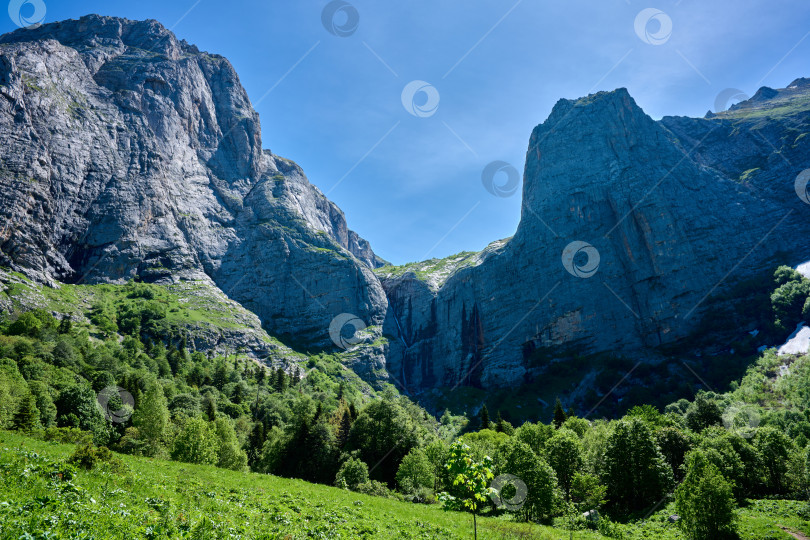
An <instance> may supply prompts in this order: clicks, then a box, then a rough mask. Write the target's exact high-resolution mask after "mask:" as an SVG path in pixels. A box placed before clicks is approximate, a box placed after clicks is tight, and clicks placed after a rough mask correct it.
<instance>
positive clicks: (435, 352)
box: [378, 88, 810, 389]
mask: <svg viewBox="0 0 810 540" xmlns="http://www.w3.org/2000/svg"><path fill="white" fill-rule="evenodd" d="M774 92H775V93H771V92H768V93H767V94H768V95H769V96H770V98H763V97H762V95H764V93H761V94H762V95H760V97H759V98H757V100H752V101H753V102H755V104H752V105H750V107H753V108H754V109H755V110H756V111H755V112H754V113H751V112H749V113H745V114H743V113H740V112H739V110H737V111H731V112H729V113H724V114H721V115H717V116H715V117H713V118H712V119H687V118H679V119H675V118H666V119H664V120H663V121H661V122H655V121H653V120H652V119H651V118H649V117H648V116H647V115H646V114H644V113H643V111H641V109H639V108H638V106H637V105H636V104H635V102H634V101H633V99H632V98H631V97H630V96H629V95H628V93H627V92H626V91H625V90H623V89H621V90H617V91H615V92H610V93H599V94H595V95H591V96H588V97H586V98H582V99H580V100H576V101H568V100H561V101H560V102H559V103H557V105H556V106H555V107H554V110H553V111H552V113H551V115H550V116H549V118H548V119H547V120H546V121H545V122H544V123H543V124H541V125H540V126H538V127H537V128H535V130H534V132H533V133H532V136H531V140H530V143H529V150H528V153H527V159H526V169H525V175H524V186H523V206H522V215H521V222H520V225H519V227H518V230H517V232H516V234H515V236H514V237H513V238H511V239H510V240H509V241H508V242H506V243H505V244H503V245H500V246H499V247H497V248H495V249H492V250H491V251H490V252H489V253H487V254H486V256H484V257H481V258H480V259H481V260H479V261H477V262H476V264H475V265H473V266H470V267H466V268H462V269H460V270H457V271H456V272H455V273H454V274H453V275H451V276H450V277H449V278H448V279H447V280H446V281H445V282H444V283H443V285H441V287H440V288H438V289H437V290H435V289H432V288H431V287H430V286H429V283H428V282H429V281H430V280H429V279H426V278H425V276H417V274H416V273H414V272H411V273H405V274H404V275H396V276H394V275H391V274H390V273H389V275H387V276H386V274H385V273H383V272H378V274H379V275H380V276H381V277H382V282H383V286H384V288H385V290H386V293H387V295H388V298H389V316H388V318H387V320H386V324H385V333H386V335H387V336H389V342H390V352H389V357H388V369H389V371H390V372H391V373H392V374H393V375H395V376H396V377H398V378H399V379H400V380H401V381H403V384H404V385H406V386H408V387H410V388H412V389H418V388H424V387H431V386H450V387H453V386H455V385H472V386H481V387H488V386H509V385H515V384H519V383H521V382H523V381H526V380H530V379H531V378H533V377H535V376H537V375H538V374H539V373H540V372H541V370H542V368H543V367H544V366H545V365H546V364H547V362H548V360H549V359H551V358H555V357H557V358H564V357H565V356H567V355H571V354H579V355H582V354H589V353H598V352H610V353H615V354H621V355H626V356H630V357H635V358H639V359H644V358H651V357H653V356H654V355H655V352H654V351H655V347H657V346H659V345H663V344H668V343H672V342H673V341H676V340H678V339H679V338H682V337H684V336H686V335H687V334H688V333H689V332H690V331H691V330H692V329H693V328H694V327H695V325H696V323H697V322H698V321H699V319H700V314H701V305H702V304H703V301H704V300H705V298H706V297H707V296H708V295H710V294H713V293H716V292H719V291H723V290H725V287H726V286H727V285H729V284H731V283H734V282H735V281H737V280H739V279H741V278H744V277H747V276H750V275H752V274H753V273H755V272H761V271H763V270H767V269H768V268H770V267H771V265H774V264H776V263H777V262H787V263H796V262H799V261H801V260H806V259H807V258H808V257H807V255H810V220H808V219H807V218H808V216H810V206H808V205H806V204H804V203H803V202H801V200H799V198H798V197H796V194H795V192H794V180H795V178H796V175H797V174H798V173H799V172H800V171H801V170H803V169H805V168H807V167H809V166H810V152H808V147H807V144H808V143H807V142H806V138H804V137H801V138H799V139H798V140H795V141H794V139H797V136H799V135H800V134H801V133H806V132H807V127H808V121H807V118H808V116H807V111H806V110H805V109H806V108H807V107H806V102H807V96H806V94H804V97H801V96H799V94H801V93H802V92H801V89H799V88H796V89H793V90H790V91H789V92H786V91H781V92H777V91H774ZM805 92H806V90H805ZM787 94H790V96H788V95H787ZM779 96H782V98H784V99H788V97H790V99H795V100H799V101H801V100H803V103H805V105H804V106H796V107H798V110H789V111H788V112H785V110H784V107H785V104H784V103H775V102H774V101H773V100H775V99H780V98H779ZM791 103H794V105H795V102H794V101H791ZM776 107H782V109H779V111H777V110H776V109H775V108H776ZM802 107H804V108H802ZM743 109H744V107H743ZM743 109H740V110H743ZM771 109H773V110H774V112H773V113H771V112H769V111H771ZM788 109H790V107H788ZM777 112H779V113H780V114H783V115H784V116H783V117H782V118H781V119H780V120H777V121H772V120H773V119H772V118H770V116H769V115H775V114H777ZM766 118H768V119H766ZM755 167H757V168H756V170H754V172H751V171H750V169H754V168H755ZM744 171H748V172H747V173H746V174H744ZM777 225H778V227H776V226H777ZM775 227H776V228H775ZM575 241H581V242H586V243H588V244H590V245H591V246H593V248H595V250H590V258H588V251H589V249H588V248H586V249H585V250H584V251H583V250H580V253H579V254H578V255H577V257H575V258H574V259H573V261H570V262H569V267H571V268H572V270H574V272H573V273H571V272H569V271H567V270H566V268H565V266H564V264H563V252H564V250H565V249H566V247H567V246H569V244H571V243H572V242H575ZM777 255H778V256H777ZM597 260H598V270H596V272H595V273H593V275H591V276H590V277H587V276H588V274H589V272H590V271H591V270H592V268H591V266H592V265H595V263H596V262H597ZM577 268H579V272H578V273H579V275H580V276H582V275H585V276H586V277H577V276H576V275H574V274H576V273H577ZM382 270H385V269H382Z"/></svg>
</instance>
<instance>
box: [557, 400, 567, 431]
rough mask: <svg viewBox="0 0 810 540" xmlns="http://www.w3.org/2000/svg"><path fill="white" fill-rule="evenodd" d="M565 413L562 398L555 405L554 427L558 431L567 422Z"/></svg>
mask: <svg viewBox="0 0 810 540" xmlns="http://www.w3.org/2000/svg"><path fill="white" fill-rule="evenodd" d="M565 418H566V416H565V411H563V407H562V402H561V401H560V398H557V402H556V403H555V404H554V427H555V428H556V429H560V426H561V425H563V422H565Z"/></svg>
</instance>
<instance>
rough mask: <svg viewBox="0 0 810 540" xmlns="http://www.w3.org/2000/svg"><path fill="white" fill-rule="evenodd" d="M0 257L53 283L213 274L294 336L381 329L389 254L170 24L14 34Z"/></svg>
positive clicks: (225, 66) (218, 64) (2, 71)
mask: <svg viewBox="0 0 810 540" xmlns="http://www.w3.org/2000/svg"><path fill="white" fill-rule="evenodd" d="M0 141H2V148H1V149H0V199H2V200H1V201H0V217H1V218H2V222H3V223H4V224H7V225H6V226H5V228H4V229H2V231H0V248H1V249H0V264H2V265H4V266H8V267H11V268H13V269H15V270H20V271H23V272H25V273H26V274H28V275H31V276H33V277H36V278H37V279H39V280H41V281H46V282H47V281H53V280H61V281H72V282H78V281H81V282H85V283H93V282H103V281H117V282H120V281H123V280H127V279H130V278H132V277H134V276H136V275H137V276H140V277H141V278H142V279H145V280H153V281H177V280H182V279H196V280H200V279H202V280H209V281H210V282H211V283H213V284H215V285H216V286H218V287H219V288H220V289H222V290H223V291H224V292H225V293H226V294H227V295H228V296H229V297H230V298H232V299H234V300H237V301H238V302H240V303H242V304H243V305H244V306H246V307H248V308H249V309H251V310H252V311H254V312H255V313H256V314H257V315H259V317H260V318H261V320H262V323H263V324H264V326H265V327H266V328H267V329H268V330H269V331H270V332H272V333H274V334H276V335H279V336H285V335H289V336H293V335H294V336H295V338H296V339H297V340H299V341H304V342H307V343H312V344H319V345H326V344H328V343H329V336H328V327H329V322H330V320H331V319H332V317H334V316H335V315H337V314H339V313H341V312H351V313H355V314H357V315H358V316H360V317H361V318H363V319H364V321H365V322H366V324H369V325H372V324H380V323H381V322H382V320H383V316H384V313H385V309H386V304H387V302H386V299H385V295H384V292H383V290H382V288H381V287H380V284H379V282H378V280H377V279H376V278H375V277H374V275H373V274H372V272H371V269H370V267H374V266H377V265H379V264H380V261H379V259H378V258H377V257H376V256H375V255H374V253H373V252H372V251H371V249H370V247H369V246H368V243H367V242H365V241H364V240H363V239H361V238H359V237H358V236H357V235H356V234H355V233H354V232H353V231H350V230H349V229H348V228H347V226H346V220H345V218H344V216H343V213H342V212H341V211H340V209H338V208H337V207H336V206H335V205H334V204H333V203H331V202H330V201H329V200H328V199H326V197H325V196H324V195H323V194H322V193H321V192H320V191H319V190H318V189H317V188H315V187H314V186H312V185H311V184H310V183H309V182H308V181H307V179H306V177H305V176H304V174H303V172H302V171H301V169H300V168H299V167H298V166H297V165H295V164H294V163H293V162H291V161H288V160H286V159H283V158H281V157H279V156H275V155H273V154H272V153H271V152H270V151H269V150H263V149H262V141H261V134H260V124H259V118H258V115H257V114H256V112H255V111H254V110H253V108H252V106H251V104H250V101H249V99H248V96H247V94H246V92H245V90H244V89H243V88H242V86H241V84H240V82H239V78H238V77H237V75H236V72H235V71H234V69H233V67H232V66H231V64H230V63H229V62H228V61H227V60H225V59H224V58H222V57H221V56H217V55H211V54H208V53H204V52H200V51H199V50H198V49H197V48H196V47H194V46H192V45H189V44H187V43H185V42H183V41H178V40H177V39H176V38H175V36H174V35H173V34H172V33H171V32H169V31H168V30H166V29H165V28H164V27H163V26H161V25H160V24H159V23H157V22H155V21H144V22H134V21H128V20H125V19H117V18H111V17H99V16H87V17H83V18H82V19H80V20H70V21H64V22H60V23H53V24H48V25H44V26H41V27H39V28H36V29H32V30H27V29H22V30H18V31H16V32H13V33H10V34H6V35H4V36H2V37H0Z"/></svg>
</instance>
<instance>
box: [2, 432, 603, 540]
mask: <svg viewBox="0 0 810 540" xmlns="http://www.w3.org/2000/svg"><path fill="white" fill-rule="evenodd" d="M72 451H73V446H72V445H64V444H56V443H51V442H43V441H39V440H36V439H32V438H27V437H23V436H21V435H19V434H17V433H12V432H0V471H2V474H0V538H21V537H24V538H90V537H94V538H126V539H128V540H129V539H131V538H144V537H146V538H150V537H152V538H162V537H165V532H164V531H165V528H164V527H166V525H165V524H166V523H168V524H169V525H168V526H169V528H171V529H173V531H174V534H175V535H176V536H175V537H178V536H179V537H189V538H290V539H293V538H402V539H405V538H470V537H472V519H471V516H470V515H469V514H463V513H458V512H444V511H442V510H441V509H440V508H439V507H438V506H427V505H416V504H412V503H405V502H399V501H395V500H389V499H382V498H377V497H370V496H366V495H360V494H357V493H352V492H349V491H344V490H340V489H337V488H331V487H327V486H321V485H317V484H309V483H307V482H303V481H300V480H290V479H285V478H278V477H274V476H268V475H260V474H253V473H250V474H243V473H237V472H233V471H227V470H224V469H217V468H215V467H208V466H201V465H188V464H184V463H175V462H169V461H158V460H150V459H147V458H138V457H132V456H125V455H122V456H121V458H122V459H123V461H124V462H125V463H126V464H127V465H128V467H129V469H130V472H128V473H126V474H123V475H120V474H113V473H110V472H108V471H105V470H104V469H103V468H102V469H98V470H96V469H94V470H93V471H91V472H79V473H78V474H77V475H76V477H75V478H74V479H73V481H72V484H73V485H75V489H74V488H72V487H71V486H70V484H66V483H65V482H63V481H58V480H50V479H49V475H48V474H47V472H48V471H49V470H51V469H52V465H53V463H54V462H55V461H58V460H61V459H64V458H65V457H67V456H68V455H70V453H71V452H72ZM33 453H35V454H36V455H37V456H38V457H34V454H33ZM46 460H47V461H46ZM40 469H41V471H42V472H39V470H40ZM204 518H205V519H208V520H210V521H209V522H208V523H207V524H206V523H203V520H204ZM478 525H479V538H482V539H489V538H515V537H518V538H519V537H524V538H537V539H548V540H552V539H555V540H556V539H557V538H560V537H561V536H562V535H563V534H564V533H563V531H560V530H555V529H552V528H549V527H542V526H539V525H529V524H521V523H513V522H509V521H505V520H501V519H493V518H480V519H479V521H478ZM206 528H210V529H212V530H213V533H211V534H208V535H206V534H203V532H204V530H205V529H206ZM36 531H39V534H35V532H36ZM24 532H29V533H30V534H31V535H32V536H30V537H26V536H24V535H23V533H24ZM78 532H85V533H88V534H87V535H81V536H80V535H77V534H76V533H78ZM46 533H48V534H51V536H48V535H47V534H46ZM574 538H578V539H586V538H602V537H601V536H600V535H599V534H597V533H592V532H578V533H576V534H575V535H574Z"/></svg>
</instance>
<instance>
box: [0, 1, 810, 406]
mask: <svg viewBox="0 0 810 540" xmlns="http://www.w3.org/2000/svg"><path fill="white" fill-rule="evenodd" d="M809 116H810V83H808V80H806V79H799V80H797V81H795V82H794V83H793V84H791V85H790V86H789V88H786V89H782V90H774V89H768V88H763V89H761V90H760V91H759V92H758V93H757V94H756V95H755V96H754V97H753V98H752V99H750V100H748V101H746V102H744V103H741V104H739V105H736V106H734V107H732V109H731V110H729V111H727V112H724V113H720V114H709V115H707V116H706V118H701V119H695V118H675V117H672V118H671V117H667V118H664V119H662V120H661V121H654V120H652V119H651V118H650V117H649V116H647V115H646V114H645V113H644V112H643V111H642V110H641V109H640V108H639V107H638V105H637V104H636V103H635V102H634V101H633V99H632V98H631V97H630V95H629V94H628V93H627V91H626V90H623V89H620V90H616V91H614V92H601V93H598V94H595V95H590V96H587V97H584V98H581V99H578V100H560V101H559V102H558V103H557V105H556V106H555V107H554V109H553V111H552V112H551V114H550V116H549V118H548V119H547V120H546V121H545V122H543V123H542V124H541V125H539V126H537V127H536V128H535V130H534V131H533V133H532V135H531V139H530V142H529V148H528V152H527V158H526V168H525V174H524V185H523V205H522V215H521V221H520V225H519V227H518V230H517V231H516V233H515V235H514V237H512V238H511V239H508V240H503V241H497V242H494V243H492V244H491V245H490V246H489V247H488V248H487V249H485V250H484V251H483V252H481V253H466V254H460V255H459V256H456V257H452V258H449V259H446V260H442V261H436V260H432V261H425V262H421V263H416V264H412V265H408V266H406V267H391V266H390V265H384V264H385V263H384V261H382V260H380V259H379V258H378V257H377V256H376V255H375V254H374V252H373V251H372V250H371V247H370V246H369V245H368V242H366V241H365V240H363V239H362V238H360V237H359V236H358V235H357V234H355V233H354V232H353V231H351V230H349V229H348V227H347V225H346V220H345V217H344V215H343V213H342V212H341V211H340V209H338V208H337V207H336V206H335V205H334V204H333V203H332V202H330V201H329V200H328V199H326V197H325V196H324V195H323V194H322V193H321V192H320V191H319V190H318V189H317V188H315V187H314V186H312V185H311V184H310V183H309V182H308V180H307V179H306V177H305V175H304V173H303V171H302V170H301V169H300V168H299V167H298V166H297V165H296V164H295V163H293V162H292V161H289V160H287V159H284V158H281V157H279V156H276V155H274V154H273V153H272V152H271V151H270V150H266V149H263V147H262V141H261V133H260V124H259V118H258V115H257V114H256V112H255V111H254V110H253V108H252V106H251V104H250V101H249V99H248V96H247V94H246V92H245V90H244V89H243V88H242V86H241V84H240V83H239V79H238V77H237V75H236V73H235V72H234V69H233V67H232V66H231V65H230V63H229V62H228V61H227V60H225V59H224V58H222V57H220V56H217V55H212V54H208V53H205V52H201V51H199V50H198V49H197V48H196V47H194V46H193V45H189V44H187V43H185V42H184V41H178V40H177V39H176V38H175V36H174V35H173V34H172V33H171V32H169V31H168V30H166V29H165V28H164V27H162V26H161V25H160V24H159V23H157V22H155V21H143V22H134V21H128V20H124V19H117V18H110V17H99V16H87V17H84V18H82V19H80V20H71V21H65V22H61V23H53V24H48V25H44V26H41V27H38V28H35V29H22V30H18V31H16V32H13V33H11V34H6V35H4V36H2V37H0V141H2V146H0V198H1V199H2V204H0V216H2V219H3V223H4V224H5V227H4V228H3V229H2V231H0V266H4V267H8V268H10V269H12V270H16V271H19V272H22V273H24V274H25V275H27V276H28V277H30V278H32V279H35V280H37V281H38V282H40V283H49V284H52V285H55V286H58V284H59V282H65V283H102V282H115V283H121V282H124V281H126V280H129V279H132V278H135V277H137V278H138V279H141V280H145V281H153V282H160V283H175V284H177V283H182V282H184V281H192V282H201V283H204V284H205V285H206V286H209V287H211V288H213V289H214V290H215V291H216V294H218V293H219V291H221V292H223V293H224V294H225V295H226V296H227V297H229V298H230V299H232V300H235V301H237V302H239V304H241V306H244V307H245V308H247V309H248V310H250V311H252V312H253V313H255V314H256V315H257V316H258V318H259V321H260V322H261V325H262V327H263V329H264V330H266V331H267V332H269V333H270V334H272V335H273V336H275V337H278V338H281V340H282V341H283V342H285V343H286V344H288V345H293V346H297V347H298V349H300V350H308V349H310V348H312V349H321V348H329V347H331V346H332V340H330V335H329V326H330V322H332V320H333V319H334V317H335V316H337V315H338V314H341V313H350V314H353V315H355V316H356V317H357V318H358V319H360V320H362V322H363V324H364V325H366V326H368V327H369V329H368V331H367V332H365V333H364V336H363V341H362V343H360V344H359V345H358V346H357V347H356V348H355V349H354V350H353V351H350V352H349V353H347V354H346V355H345V359H346V360H347V363H348V364H349V365H350V366H351V367H352V368H353V369H354V370H355V371H356V372H358V373H360V374H362V375H363V376H364V377H366V378H367V379H369V380H380V379H385V378H386V377H387V374H390V375H392V376H393V377H392V380H394V381H396V382H397V384H398V385H399V386H400V387H401V388H404V389H406V390H408V391H419V390H423V389H426V388H440V387H456V386H471V387H479V388H491V387H496V386H500V387H507V386H515V385H519V384H521V383H524V382H530V381H536V380H538V378H539V377H541V376H542V373H543V371H544V370H545V369H546V368H547V366H548V365H549V363H550V362H551V361H553V360H555V359H556V360H559V359H563V360H564V359H566V358H570V357H572V356H574V355H577V356H583V355H590V354H598V353H610V354H614V355H620V356H625V357H628V358H634V359H639V360H649V361H655V359H656V357H657V355H658V348H659V347H660V346H662V345H668V344H672V343H677V342H678V341H679V340H682V339H683V338H684V337H686V336H688V335H689V333H690V332H692V331H693V330H694V328H695V327H696V325H697V324H698V322H699V320H700V318H701V316H702V314H703V308H704V307H705V305H706V299H707V298H709V297H711V296H712V295H715V294H717V293H718V292H721V291H725V290H727V288H728V286H730V285H732V284H734V283H735V282H737V281H739V280H741V279H744V278H746V277H750V276H753V275H757V273H759V272H762V271H765V270H768V269H770V268H772V266H773V265H775V264H777V263H789V264H796V263H798V262H801V261H804V260H807V259H808V258H810V234H808V233H810V220H808V219H807V218H808V215H810V206H808V205H807V204H805V203H804V202H803V201H802V200H800V199H799V198H798V197H797V196H796V192H795V189H794V179H795V178H796V176H797V174H798V173H799V172H800V171H802V170H804V169H807V168H808V167H810V146H809V145H810V143H808V137H806V134H807V132H808V123H809ZM216 294H214V295H213V296H212V298H213V297H214V296H216ZM255 326H256V325H255V324H253V326H252V328H253V331H254V332H257V331H258V330H257V328H255ZM204 346H205V344H201V347H204ZM211 346H214V345H211ZM217 346H222V344H221V343H220V344H217ZM384 368H387V372H386V371H385V369H384Z"/></svg>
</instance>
